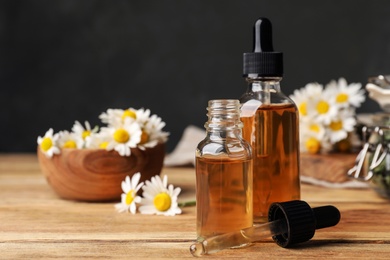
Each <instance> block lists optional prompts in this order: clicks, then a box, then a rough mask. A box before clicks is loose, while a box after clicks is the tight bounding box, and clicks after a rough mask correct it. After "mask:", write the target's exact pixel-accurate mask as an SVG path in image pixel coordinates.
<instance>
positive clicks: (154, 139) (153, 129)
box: [138, 115, 169, 149]
mask: <svg viewBox="0 0 390 260" xmlns="http://www.w3.org/2000/svg"><path fill="white" fill-rule="evenodd" d="M164 126H165V122H163V121H162V120H161V118H160V117H158V116H156V115H152V116H151V117H150V118H149V120H148V121H147V122H145V124H144V126H143V127H142V135H141V141H140V143H139V145H138V147H139V148H140V149H145V148H151V147H154V146H156V145H157V144H158V143H161V142H166V141H167V139H168V135H169V133H167V132H164V131H162V129H163V128H164Z"/></svg>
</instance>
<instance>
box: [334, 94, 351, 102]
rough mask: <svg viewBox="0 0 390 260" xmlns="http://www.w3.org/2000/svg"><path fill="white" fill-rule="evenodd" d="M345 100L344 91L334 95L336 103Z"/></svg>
mask: <svg viewBox="0 0 390 260" xmlns="http://www.w3.org/2000/svg"><path fill="white" fill-rule="evenodd" d="M347 100H348V95H347V94H345V93H340V94H338V95H337V97H336V102H337V103H345V102H347Z"/></svg>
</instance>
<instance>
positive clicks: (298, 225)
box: [268, 200, 340, 247]
mask: <svg viewBox="0 0 390 260" xmlns="http://www.w3.org/2000/svg"><path fill="white" fill-rule="evenodd" d="M278 219H285V221H286V225H287V233H285V234H280V235H275V236H273V237H272V238H273V240H274V241H275V242H276V243H277V244H278V245H279V246H281V247H289V246H291V245H294V244H297V243H302V242H306V241H308V240H310V239H311V238H312V237H313V236H314V233H315V230H316V229H320V228H326V227H331V226H335V225H336V224H337V223H339V221H340V211H339V210H338V209H337V208H336V207H334V206H322V207H317V208H313V209H312V208H311V207H310V206H309V204H307V203H306V202H305V201H302V200H293V201H287V202H281V203H273V204H272V205H271V206H270V208H269V212H268V220H269V221H274V220H278Z"/></svg>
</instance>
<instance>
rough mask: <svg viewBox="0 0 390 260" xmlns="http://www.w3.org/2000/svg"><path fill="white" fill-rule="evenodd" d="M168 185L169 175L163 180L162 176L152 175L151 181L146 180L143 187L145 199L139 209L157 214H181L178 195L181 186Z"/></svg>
mask: <svg viewBox="0 0 390 260" xmlns="http://www.w3.org/2000/svg"><path fill="white" fill-rule="evenodd" d="M167 185H168V177H167V176H166V175H165V176H164V178H163V180H161V178H160V176H158V175H156V176H155V177H152V179H151V181H146V182H145V185H144V186H143V187H142V189H143V193H142V196H143V199H142V201H141V206H140V207H139V208H138V210H139V211H140V212H141V214H157V215H165V216H174V215H176V214H181V209H180V208H179V206H178V203H177V196H178V195H179V194H180V191H181V189H180V188H179V187H177V188H175V189H174V188H173V185H172V184H170V185H169V186H167Z"/></svg>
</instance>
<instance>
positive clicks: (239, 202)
mask: <svg viewBox="0 0 390 260" xmlns="http://www.w3.org/2000/svg"><path fill="white" fill-rule="evenodd" d="M205 128H206V138H205V139H204V140H203V141H201V142H200V143H199V144H198V147H197V149H196V205H197V225H196V226H197V237H198V241H202V240H203V239H205V238H208V237H211V236H214V235H218V234H222V233H227V232H232V231H237V230H240V229H243V228H247V227H251V226H252V225H253V212H252V207H253V200H252V183H253V176H252V154H251V148H250V145H249V144H248V143H247V142H246V141H244V140H243V139H242V136H241V128H242V123H241V121H240V102H239V101H238V100H210V101H209V103H208V121H207V122H206V124H205Z"/></svg>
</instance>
